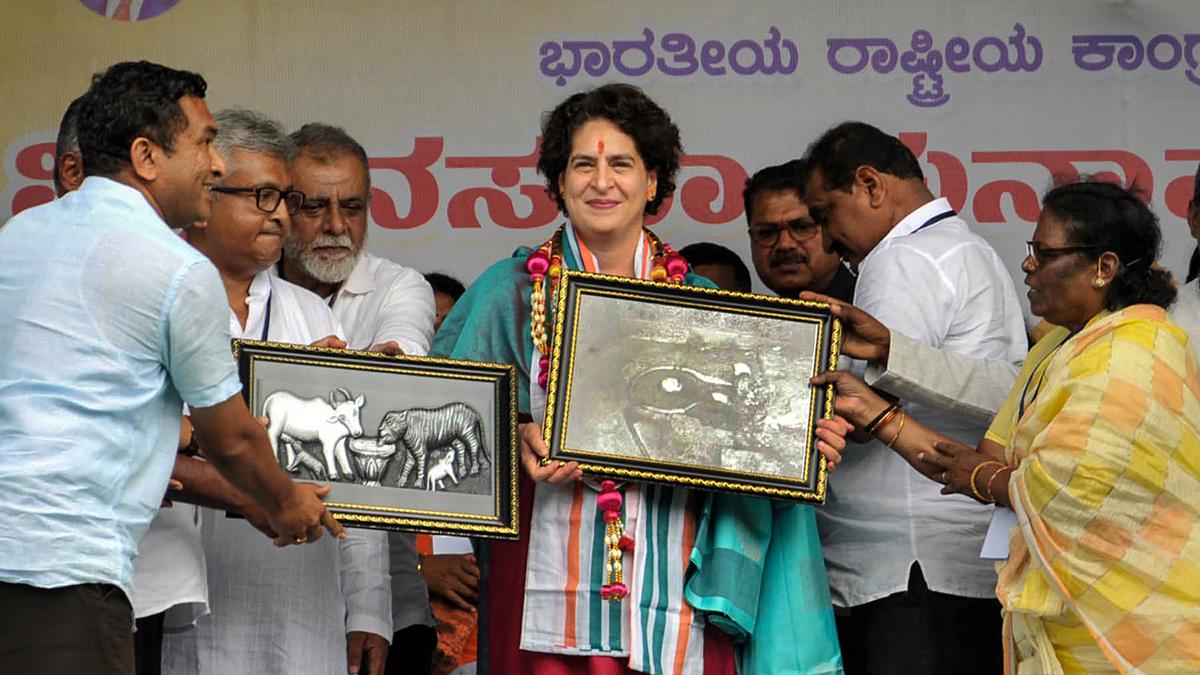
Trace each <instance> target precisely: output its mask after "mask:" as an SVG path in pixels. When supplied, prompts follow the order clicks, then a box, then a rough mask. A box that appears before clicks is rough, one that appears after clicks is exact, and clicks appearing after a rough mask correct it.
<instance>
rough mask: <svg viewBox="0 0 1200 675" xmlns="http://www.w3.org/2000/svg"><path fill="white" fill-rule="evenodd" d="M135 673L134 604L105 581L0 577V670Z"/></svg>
mask: <svg viewBox="0 0 1200 675" xmlns="http://www.w3.org/2000/svg"><path fill="white" fill-rule="evenodd" d="M10 673H11V674H12V675H17V674H18V673H19V674H20V675H61V674H62V673H71V675H133V609H132V608H131V607H130V606H129V599H128V598H126V597H125V594H124V593H123V592H121V589H119V588H117V587H116V586H111V585H109V584H80V585H77V586H64V587H62V588H36V587H34V586H26V585H24V584H10V583H4V582H0V675H8V674H10Z"/></svg>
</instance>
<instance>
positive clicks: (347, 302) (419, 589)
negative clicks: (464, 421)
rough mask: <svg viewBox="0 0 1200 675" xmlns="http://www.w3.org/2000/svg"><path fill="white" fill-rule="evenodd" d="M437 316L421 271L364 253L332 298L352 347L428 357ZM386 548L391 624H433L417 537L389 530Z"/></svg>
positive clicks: (334, 313) (396, 626)
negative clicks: (396, 348) (394, 346)
mask: <svg viewBox="0 0 1200 675" xmlns="http://www.w3.org/2000/svg"><path fill="white" fill-rule="evenodd" d="M434 314H435V307H434V303H433V289H431V288H430V287H429V283H428V282H426V281H425V277H423V276H421V273H420V272H417V271H415V270H412V269H409V268H407V267H403V266H401V265H397V264H396V263H394V262H392V261H390V260H386V259H384V258H377V257H375V256H373V255H370V254H368V253H366V252H363V254H362V255H361V256H360V257H359V259H358V264H357V265H355V266H354V270H352V271H351V272H350V276H349V277H347V278H346V281H345V283H343V284H342V287H341V288H340V289H338V292H337V295H336V296H335V297H334V301H333V315H334V316H336V317H337V319H338V321H340V322H341V324H342V326H344V327H345V328H346V335H347V336H348V337H347V340H348V342H349V346H350V348H351V349H368V348H370V347H371V346H372V345H376V344H380V343H382V342H387V341H388V340H395V341H396V342H397V343H398V344H399V345H400V348H401V349H403V350H404V353H405V354H408V355H410V356H424V355H425V354H428V353H429V344H430V342H432V341H433V319H434ZM388 549H389V551H388V552H389V554H390V560H391V574H392V624H393V626H394V627H395V629H396V630H400V629H402V628H407V627H408V626H412V625H416V624H421V625H425V626H432V625H434V620H433V612H432V610H431V609H430V607H429V588H428V587H427V586H426V585H425V578H424V577H422V576H421V573H420V572H418V571H417V548H416V535H413V534H409V533H407V532H389V533H388Z"/></svg>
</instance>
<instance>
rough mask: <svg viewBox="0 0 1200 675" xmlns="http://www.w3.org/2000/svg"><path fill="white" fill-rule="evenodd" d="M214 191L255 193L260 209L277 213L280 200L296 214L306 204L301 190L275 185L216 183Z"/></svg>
mask: <svg viewBox="0 0 1200 675" xmlns="http://www.w3.org/2000/svg"><path fill="white" fill-rule="evenodd" d="M211 189H212V191H213V192H220V193H221V194H227V195H254V205H255V206H257V207H258V209H259V210H260V211H266V212H267V213H275V209H277V208H279V202H283V203H284V204H285V205H286V206H287V212H288V213H290V214H292V215H296V214H297V213H299V212H300V209H301V207H303V206H304V193H303V192H300V191H299V190H280V189H279V188H273V187H258V188H252V187H226V186H224V185H214V186H213V187H212V188H211Z"/></svg>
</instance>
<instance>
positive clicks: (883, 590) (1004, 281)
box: [817, 199, 1026, 607]
mask: <svg viewBox="0 0 1200 675" xmlns="http://www.w3.org/2000/svg"><path fill="white" fill-rule="evenodd" d="M950 210H951V209H950V205H949V202H947V201H946V200H945V199H937V200H934V201H931V202H929V203H928V204H925V205H924V206H922V207H921V208H919V209H917V210H916V211H913V212H912V213H911V214H909V215H908V216H907V217H905V218H904V219H903V220H901V221H900V222H899V223H898V224H897V225H896V226H895V227H894V228H892V230H891V231H890V232H889V233H888V234H887V236H885V237H884V238H883V240H882V241H880V242H879V244H877V245H876V246H875V248H874V249H872V251H871V252H870V253H869V254H868V255H867V257H866V258H865V259H863V261H862V263H861V264H860V265H859V269H858V285H857V286H856V288H855V293H854V304H855V305H857V306H859V307H861V308H862V309H863V310H865V311H866V312H868V313H870V314H872V315H873V316H875V317H876V318H878V319H879V320H880V321H882V322H883V323H884V325H886V326H888V328H890V329H891V330H892V333H893V336H895V335H898V334H903V335H906V336H908V337H909V338H912V339H913V340H914V341H916V342H920V343H923V344H926V345H929V346H930V347H934V348H937V349H942V350H947V351H950V352H955V353H958V354H962V355H964V356H968V357H971V358H973V359H993V360H1001V361H1006V362H1009V363H1013V364H1016V363H1020V362H1021V361H1022V360H1023V359H1024V357H1025V351H1026V338H1025V326H1024V321H1023V318H1022V314H1021V309H1020V305H1019V303H1018V301H1017V295H1016V292H1015V290H1014V289H1013V284H1012V279H1011V278H1010V277H1009V274H1008V272H1007V270H1006V268H1005V267H1004V265H1003V263H1001V261H1000V258H999V256H997V255H996V252H995V251H994V250H993V249H992V247H991V246H990V245H988V243H987V242H986V241H984V239H983V238H981V237H979V236H978V235H976V234H974V233H972V232H971V231H970V229H969V228H968V227H967V224H966V223H965V222H964V221H963V220H962V219H961V218H959V217H957V216H953V217H949V218H946V219H943V220H940V221H939V222H937V223H935V224H932V225H929V226H928V227H924V228H923V227H922V225H924V224H925V223H926V222H927V221H929V219H930V218H932V217H935V216H937V215H939V214H942V213H945V212H947V211H950ZM1014 373H1015V371H1014ZM1000 379H1003V378H1000ZM1001 384H1003V386H1000V385H1001ZM1011 385H1012V380H1011V379H1010V380H1008V381H1007V383H1000V382H995V383H993V386H995V387H996V388H997V390H1002V391H1001V393H1003V392H1007V391H1008V389H1009V387H1010V386H1011ZM905 409H906V411H907V412H908V413H909V414H911V415H912V416H913V418H914V419H918V420H920V421H921V422H923V423H924V424H926V425H927V426H929V427H930V428H932V429H934V430H936V431H938V432H940V433H943V434H945V435H947V436H950V437H953V438H955V439H957V440H959V441H961V442H963V443H965V444H967V445H969V446H971V447H974V446H976V445H977V444H978V443H979V440H980V439H981V438H982V437H983V433H984V431H985V430H986V422H981V421H980V420H978V419H963V418H960V417H957V416H955V415H953V414H946V413H945V412H941V411H937V410H934V409H931V408H929V407H925V406H922V405H919V404H916V403H913V404H911V405H906V408H905ZM843 458H844V459H843V461H842V464H841V465H840V466H839V467H838V470H837V472H836V473H834V474H833V475H832V476H831V477H830V490H829V500H828V502H827V503H826V505H825V507H824V508H823V509H817V522H818V524H819V526H820V529H821V542H822V547H823V549H824V551H825V561H826V566H827V568H828V571H829V582H830V587H831V590H832V594H833V602H834V604H835V605H838V606H843V607H852V606H857V605H862V604H865V603H867V602H871V601H872V600H877V599H879V598H883V597H886V596H888V595H891V594H893V593H897V592H900V591H904V590H906V589H907V586H908V577H909V569H910V567H911V566H912V563H914V562H919V563H920V565H921V569H922V571H923V573H924V575H925V580H926V582H927V583H928V585H929V588H930V589H931V590H934V591H938V592H941V593H948V594H952V595H958V596H966V597H975V598H991V597H995V585H996V572H995V570H994V569H993V563H992V562H991V561H985V560H981V559H980V558H979V551H980V547H981V546H982V544H983V537H984V534H985V532H986V531H987V526H988V520H989V518H990V516H991V511H992V507H990V506H985V505H982V504H978V503H976V502H974V501H973V500H971V499H969V498H967V497H965V496H962V495H941V494H939V492H940V490H941V487H942V486H941V485H940V484H938V483H935V482H933V481H931V480H929V479H928V478H925V477H924V476H922V475H921V474H920V473H918V472H917V471H916V470H915V469H913V468H912V467H910V466H909V465H908V463H907V462H905V461H904V460H903V459H902V458H901V457H900V456H899V455H898V454H897V453H895V452H894V451H892V450H891V449H889V448H887V447H886V446H884V445H883V444H882V443H880V442H878V441H875V442H871V443H869V444H866V445H852V446H851V447H849V448H847V449H846V451H845V452H844V453H843Z"/></svg>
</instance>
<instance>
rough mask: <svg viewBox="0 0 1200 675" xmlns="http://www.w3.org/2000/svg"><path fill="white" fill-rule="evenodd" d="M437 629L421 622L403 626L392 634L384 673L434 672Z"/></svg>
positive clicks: (426, 674)
mask: <svg viewBox="0 0 1200 675" xmlns="http://www.w3.org/2000/svg"><path fill="white" fill-rule="evenodd" d="M437 643H438V639H437V631H436V630H434V629H433V628H431V627H430V626H422V625H420V624H418V625H414V626H408V627H407V628H401V629H400V630H398V631H396V632H395V633H394V634H392V646H391V647H390V648H389V649H388V659H387V667H386V668H384V670H383V674H384V675H429V674H430V673H432V672H433V650H435V649H437Z"/></svg>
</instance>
